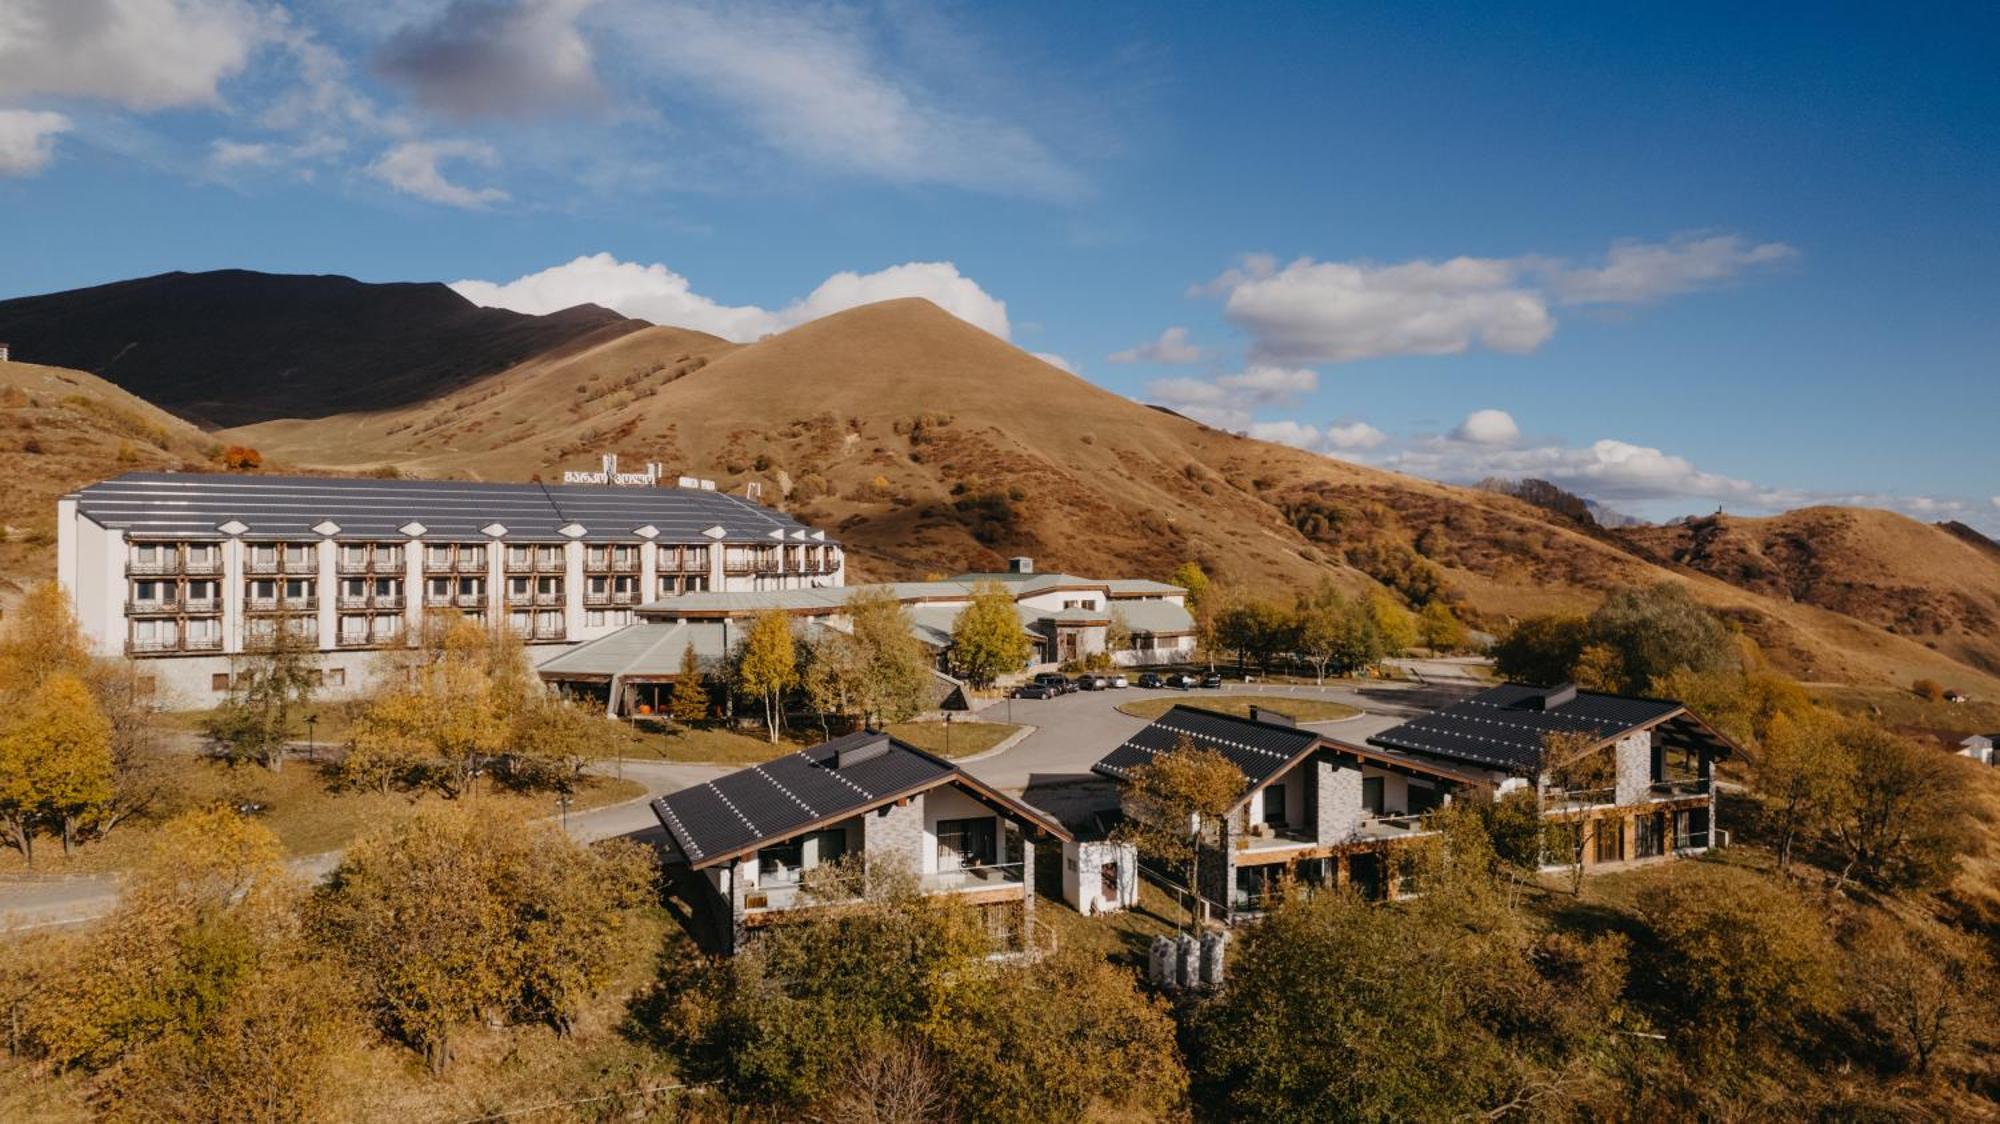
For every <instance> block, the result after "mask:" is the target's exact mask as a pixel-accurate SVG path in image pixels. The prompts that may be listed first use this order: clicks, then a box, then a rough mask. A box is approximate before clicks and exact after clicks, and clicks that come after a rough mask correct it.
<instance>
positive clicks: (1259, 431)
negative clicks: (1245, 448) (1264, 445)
mask: <svg viewBox="0 0 2000 1124" xmlns="http://www.w3.org/2000/svg"><path fill="white" fill-rule="evenodd" d="M1248 432H1249V434H1250V436H1252V437H1255V438H1256V439H1257V440H1259V441H1271V442H1275V443H1277V444H1279V445H1293V446H1296V447H1298V448H1301V449H1317V448H1318V447H1319V444H1320V441H1321V440H1323V435H1322V434H1321V433H1320V431H1319V427H1318V426H1312V425H1307V424H1305V423H1304V422H1298V421H1293V420H1292V419H1290V418H1286V419H1284V420H1283V421H1270V422H1254V423H1252V424H1251V426H1250V429H1249V431H1248Z"/></svg>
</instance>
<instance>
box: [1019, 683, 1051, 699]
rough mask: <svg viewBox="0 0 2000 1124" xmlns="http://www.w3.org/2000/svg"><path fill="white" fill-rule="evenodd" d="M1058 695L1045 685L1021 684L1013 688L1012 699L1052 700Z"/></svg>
mask: <svg viewBox="0 0 2000 1124" xmlns="http://www.w3.org/2000/svg"><path fill="white" fill-rule="evenodd" d="M1059 693H1060V692H1058V691H1057V690H1056V689H1055V688H1054V687H1051V686H1049V685H1048V684H1047V683H1023V684H1021V685H1020V686H1019V687H1016V688H1014V697H1015V698H1017V699H1052V698H1055V697H1056V695H1057V694H1059Z"/></svg>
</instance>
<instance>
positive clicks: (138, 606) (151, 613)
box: [125, 597, 181, 617]
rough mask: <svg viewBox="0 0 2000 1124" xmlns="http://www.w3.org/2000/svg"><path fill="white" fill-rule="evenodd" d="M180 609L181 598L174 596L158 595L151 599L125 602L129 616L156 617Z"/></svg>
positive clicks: (176, 611)
mask: <svg viewBox="0 0 2000 1124" xmlns="http://www.w3.org/2000/svg"><path fill="white" fill-rule="evenodd" d="M180 609H181V603H180V600H179V599H178V598H174V597H158V598H154V599H153V600H151V601H127V602H125V615H126V616H128V617H156V616H161V615H164V614H169V613H178V612H180Z"/></svg>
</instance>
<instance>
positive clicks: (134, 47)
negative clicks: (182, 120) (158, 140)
mask: <svg viewBox="0 0 2000 1124" xmlns="http://www.w3.org/2000/svg"><path fill="white" fill-rule="evenodd" d="M281 22H282V21H281V20H280V19H279V18H278V17H276V16H273V15H271V14H269V13H268V12H267V11H266V10H265V9H263V8H261V7H259V6H256V5H253V4H250V3H248V2H246V0H8V3H7V4H6V5H5V10H4V11H0V98H21V97H30V96H36V95H45V96H56V97H83V98H99V99H102V100H105V101H109V102H113V103H116V104H118V105H122V106H125V107H127V108H130V109H138V110H156V109H168V108H173V107H178V106H198V105H216V104H219V103H220V102H221V100H222V99H221V95H220V94H219V92H218V90H217V86H218V85H219V84H220V83H221V82H222V81H223V80H224V79H226V78H229V77H231V76H233V75H236V74H239V73H241V72H242V71H243V69H244V67H245V66H246V65H247V64H248V63H249V61H250V56H251V55H252V53H253V52H254V51H255V50H256V49H257V47H258V46H259V44H261V43H262V42H264V41H265V40H267V39H269V38H270V37H271V36H272V35H273V34H275V33H276V31H277V30H278V28H279V26H280V24H281Z"/></svg>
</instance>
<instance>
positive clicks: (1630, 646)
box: [1572, 581, 1738, 691]
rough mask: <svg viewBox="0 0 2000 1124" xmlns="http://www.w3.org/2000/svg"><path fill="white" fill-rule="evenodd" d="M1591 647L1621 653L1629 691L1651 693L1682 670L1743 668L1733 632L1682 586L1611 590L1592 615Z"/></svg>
mask: <svg viewBox="0 0 2000 1124" xmlns="http://www.w3.org/2000/svg"><path fill="white" fill-rule="evenodd" d="M1590 641H1591V643H1595V644H1603V645H1605V646H1607V647H1609V648H1610V649H1611V650H1612V651H1613V652H1615V653H1617V659H1618V664H1619V667H1620V670H1621V672H1622V675H1621V678H1622V679H1623V681H1624V682H1625V683H1626V684H1627V686H1628V689H1630V690H1638V691H1648V690H1652V689H1653V685H1654V684H1655V683H1656V682H1659V681H1661V680H1663V679H1665V678H1666V677H1667V676H1668V675H1670V674H1672V673H1673V672H1675V671H1677V670H1679V669H1681V668H1689V669H1692V670H1694V671H1708V670H1713V669H1716V668H1723V667H1730V666H1733V665H1735V664H1736V663H1737V662H1738V657H1737V649H1736V645H1735V644H1734V643H1733V641H1732V640H1731V637H1730V632H1729V628H1728V626H1726V625H1724V624H1723V623H1722V621H1721V620H1720V619H1718V618H1717V617H1716V615H1715V614H1714V613H1712V612H1710V611H1709V610H1708V608H1707V607H1706V606H1704V605H1702V604H1701V603H1700V602H1698V601H1696V600H1695V599H1694V595H1693V594H1691V593H1689V592H1688V591H1687V587H1686V586H1683V585H1681V584H1680V583H1678V582H1666V581H1663V582H1660V583H1658V584H1656V585H1650V586H1625V587H1621V588H1619V589H1614V590H1612V591H1611V592H1610V593H1609V594H1608V595H1606V596H1605V598H1604V603H1603V604H1601V605H1599V606H1598V607H1597V611H1596V612H1594V613H1592V614H1591V615H1590ZM1572 666H1573V665H1572Z"/></svg>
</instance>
